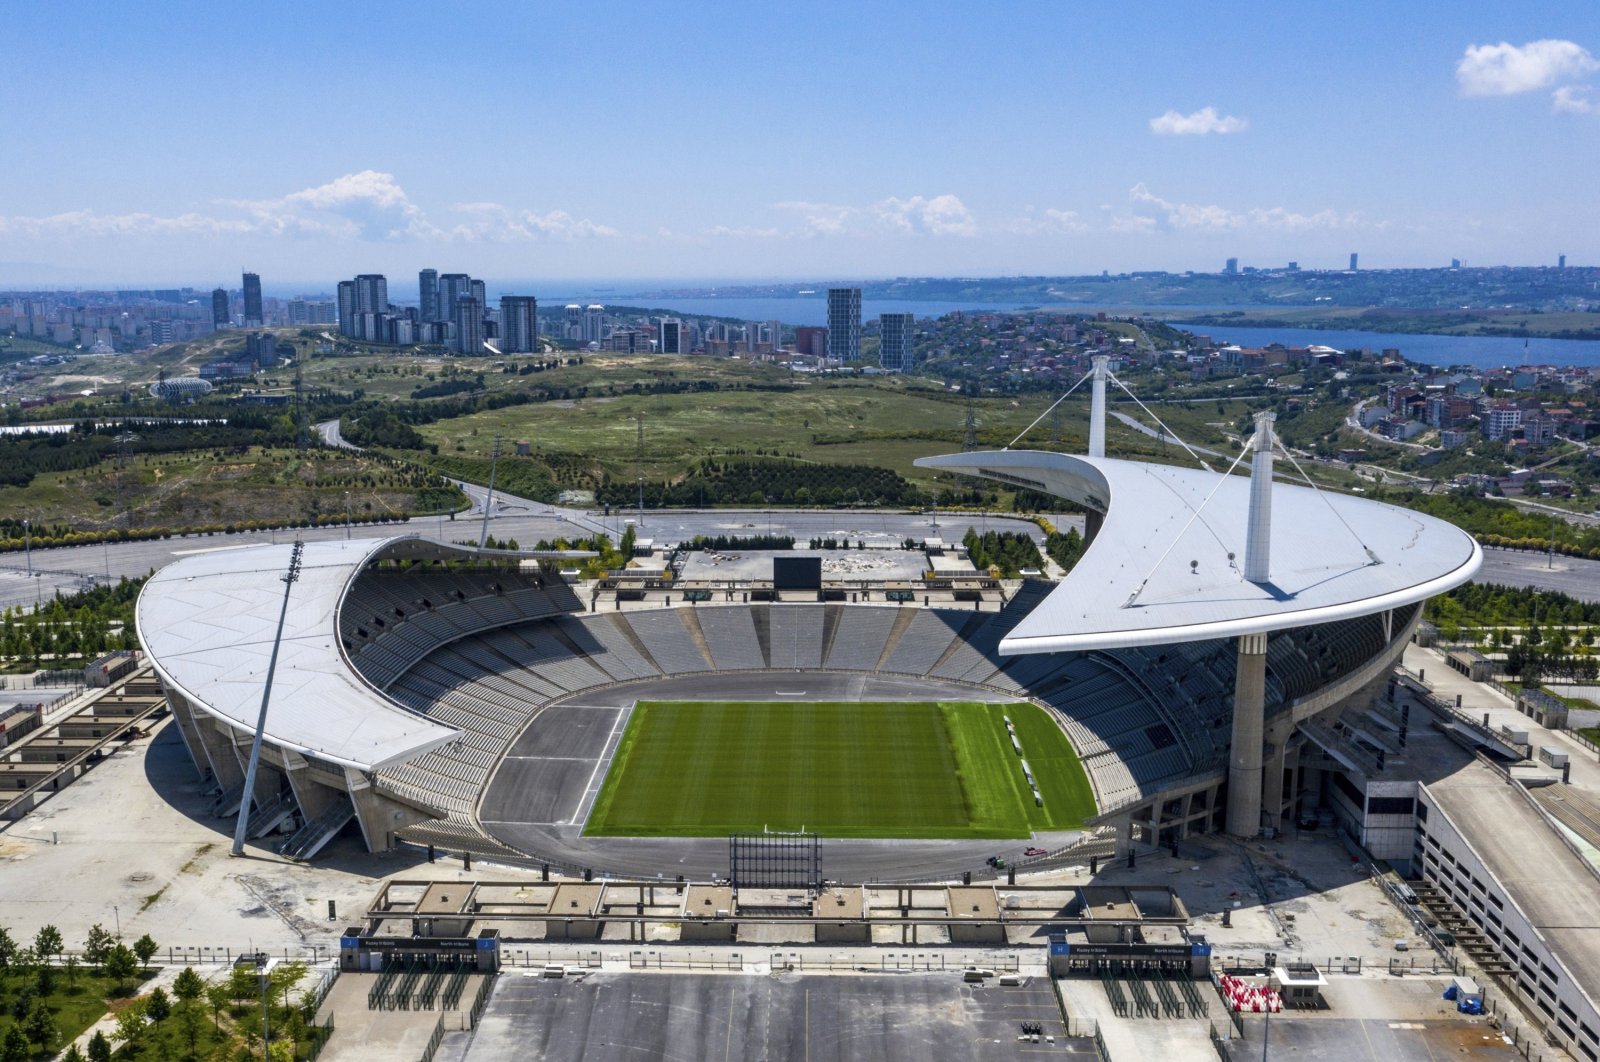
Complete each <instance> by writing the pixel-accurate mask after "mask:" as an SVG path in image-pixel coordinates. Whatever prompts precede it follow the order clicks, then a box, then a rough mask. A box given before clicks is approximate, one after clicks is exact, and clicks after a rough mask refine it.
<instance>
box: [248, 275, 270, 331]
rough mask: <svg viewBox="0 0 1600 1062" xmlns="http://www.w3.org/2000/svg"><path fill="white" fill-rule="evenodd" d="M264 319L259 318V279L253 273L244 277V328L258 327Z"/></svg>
mask: <svg viewBox="0 0 1600 1062" xmlns="http://www.w3.org/2000/svg"><path fill="white" fill-rule="evenodd" d="M265 321H266V318H264V317H262V316H261V278H260V277H259V276H257V275H256V274H254V273H246V274H245V275H244V326H245V327H246V328H249V327H251V326H252V325H254V326H256V327H260V326H261V325H262V324H264V323H265Z"/></svg>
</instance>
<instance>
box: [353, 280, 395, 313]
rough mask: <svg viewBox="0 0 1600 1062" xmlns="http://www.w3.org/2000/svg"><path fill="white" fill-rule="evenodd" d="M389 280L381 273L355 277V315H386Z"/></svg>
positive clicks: (387, 310)
mask: <svg viewBox="0 0 1600 1062" xmlns="http://www.w3.org/2000/svg"><path fill="white" fill-rule="evenodd" d="M388 312H389V280H388V278H387V277H385V276H384V275H383V274H382V273H362V274H360V275H359V276H357V277H356V313H388Z"/></svg>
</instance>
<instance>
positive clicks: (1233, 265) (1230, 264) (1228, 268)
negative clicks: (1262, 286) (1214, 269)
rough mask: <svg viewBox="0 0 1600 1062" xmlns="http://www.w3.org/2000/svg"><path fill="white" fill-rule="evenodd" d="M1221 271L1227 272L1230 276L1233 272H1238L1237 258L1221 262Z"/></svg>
mask: <svg viewBox="0 0 1600 1062" xmlns="http://www.w3.org/2000/svg"><path fill="white" fill-rule="evenodd" d="M1222 271H1223V272H1224V273H1226V274H1228V275H1229V276H1230V277H1231V276H1233V275H1234V274H1235V273H1237V272H1239V260H1238V259H1237V258H1230V259H1228V260H1227V261H1226V262H1224V263H1223V266H1222Z"/></svg>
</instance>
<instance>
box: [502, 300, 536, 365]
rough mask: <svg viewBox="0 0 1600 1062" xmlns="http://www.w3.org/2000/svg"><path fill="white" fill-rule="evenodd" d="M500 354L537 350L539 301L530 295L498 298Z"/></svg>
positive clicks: (526, 352) (524, 352)
mask: <svg viewBox="0 0 1600 1062" xmlns="http://www.w3.org/2000/svg"><path fill="white" fill-rule="evenodd" d="M499 347H500V353H502V354H529V353H533V352H535V351H537V350H539V300H538V299H536V298H534V297H533V296H532V295H502V296H500V343H499Z"/></svg>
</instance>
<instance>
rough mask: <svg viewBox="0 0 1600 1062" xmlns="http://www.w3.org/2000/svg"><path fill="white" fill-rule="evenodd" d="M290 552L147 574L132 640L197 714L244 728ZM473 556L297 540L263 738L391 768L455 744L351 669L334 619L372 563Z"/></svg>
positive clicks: (204, 559)
mask: <svg viewBox="0 0 1600 1062" xmlns="http://www.w3.org/2000/svg"><path fill="white" fill-rule="evenodd" d="M292 549H293V547H292V546H291V545H288V544H283V545H258V546H245V547H240V548H237V549H230V548H223V549H219V550H213V551H208V552H204V553H197V554H195V555H193V556H189V557H185V558H183V559H182V560H179V561H177V562H175V563H173V564H169V565H168V566H167V567H165V568H163V569H161V570H160V571H159V572H157V573H156V574H155V575H153V576H151V578H150V581H149V582H148V583H146V584H145V586H144V589H143V591H141V592H140V594H139V602H138V605H137V608H136V614H137V621H138V630H139V639H140V641H141V642H142V643H143V644H144V647H145V651H146V652H147V653H148V654H149V656H150V659H151V661H152V662H153V663H154V665H155V668H156V670H157V671H158V672H159V673H160V674H161V676H162V678H163V680H164V681H165V682H166V683H167V684H168V685H169V686H170V687H173V688H175V689H177V690H179V691H180V692H181V693H182V694H183V695H184V696H186V697H187V698H188V699H189V700H190V701H192V702H193V703H194V704H195V705H196V706H197V707H198V708H200V709H201V710H203V711H206V712H209V713H210V714H211V715H214V716H216V717H217V718H219V719H221V720H223V721H224V722H226V723H228V724H230V725H232V726H236V727H240V728H243V729H246V730H249V731H252V732H253V731H254V730H255V726H256V718H257V715H258V713H259V712H260V709H261V690H262V686H263V683H264V682H265V679H266V673H267V662H268V658H269V657H270V656H271V653H272V640H273V634H274V632H275V631H276V629H277V623H278V612H279V609H280V607H281V606H282V603H283V581H282V579H281V576H282V575H283V573H284V572H285V571H287V570H288V567H289V555H290V552H291V550H292ZM478 555H480V554H479V552H478V551H477V550H474V549H471V548H467V547H462V546H455V545H450V544H447V543H442V542H437V541H434V540H432V539H425V538H421V537H418V536H415V535H413V536H406V537H401V538H364V539H355V540H354V541H350V540H334V541H327V542H308V543H306V545H305V553H304V555H303V556H302V558H301V568H300V577H299V579H298V580H297V581H296V582H295V583H294V585H293V587H292V588H291V590H290V595H289V610H288V615H287V618H286V620H285V622H284V629H283V642H282V646H281V648H280V650H279V653H278V667H277V671H276V674H275V677H274V679H273V685H272V700H271V703H270V705H269V706H268V710H267V727H266V737H267V740H268V741H269V742H271V743H272V744H274V745H278V746H282V747H284V748H290V749H295V750H297V751H300V752H302V753H304V754H306V755H310V756H315V757H317V758H318V759H323V760H330V761H332V762H334V763H339V764H343V765H345V766H349V767H355V768H358V769H360V770H374V769H377V768H380V767H385V766H390V765H392V764H395V763H400V762H403V761H405V760H408V759H411V758H413V757H415V756H418V755H421V754H422V753H424V752H427V751H428V750H429V749H433V748H437V747H438V746H440V745H444V744H447V743H449V742H450V741H452V740H454V739H455V737H456V733H457V732H456V731H454V730H451V729H450V728H448V727H443V726H439V725H438V724H437V723H432V722H429V721H428V720H427V719H425V718H423V717H422V716H419V715H417V714H415V713H414V712H409V711H407V710H405V709H404V708H402V707H400V706H399V705H397V704H395V703H394V702H393V701H391V700H389V698H387V697H385V696H384V695H383V694H382V693H380V692H379V691H378V690H377V689H376V688H374V687H373V686H371V685H369V684H368V683H367V682H366V681H365V680H364V679H362V678H361V676H360V675H358V674H357V673H356V671H355V669H354V668H352V667H351V666H350V664H349V662H348V661H347V660H346V659H345V656H344V653H343V650H342V648H341V646H340V645H339V627H338V618H337V611H338V607H339V602H340V601H341V600H343V598H344V594H345V590H346V589H347V587H348V585H349V583H350V582H351V580H353V579H354V578H355V576H356V574H357V573H358V572H359V571H360V570H361V569H362V568H363V567H364V566H366V565H367V564H368V563H370V562H372V561H375V560H380V559H387V558H417V559H423V558H460V557H463V556H478ZM483 555H489V556H496V557H511V556H519V557H530V556H544V554H529V553H522V554H511V553H506V552H503V551H494V550H485V551H483Z"/></svg>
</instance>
